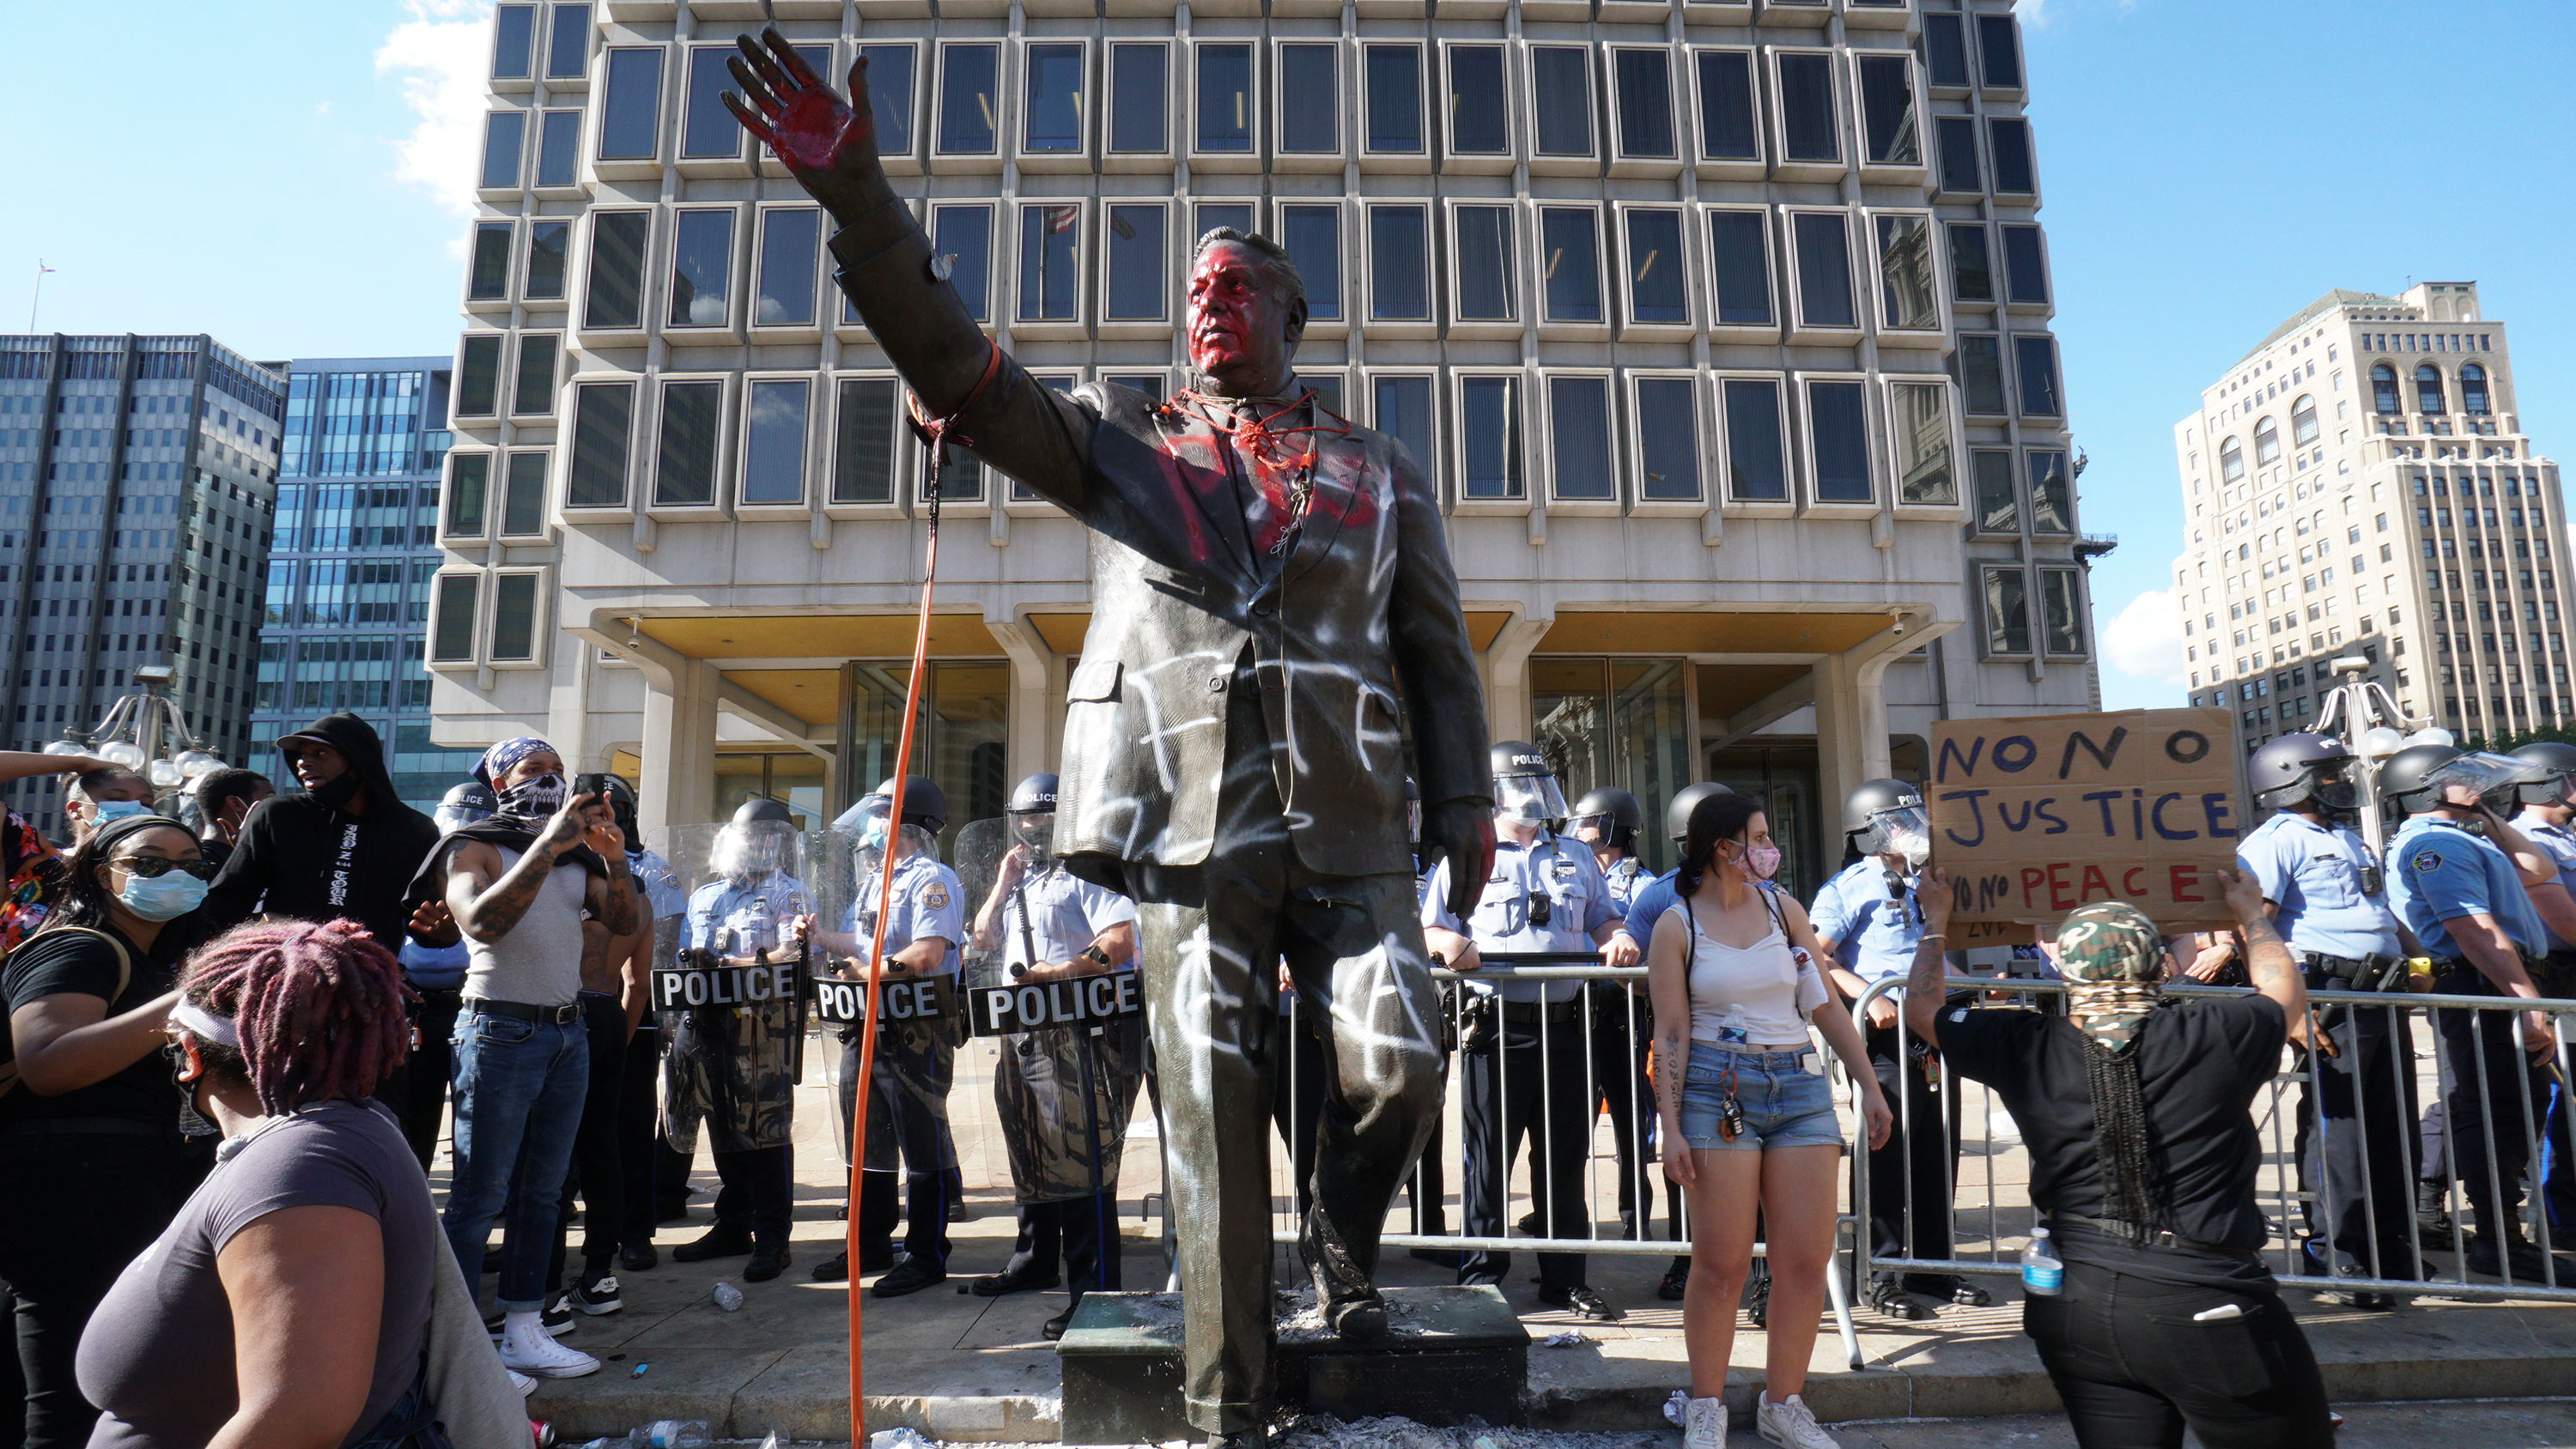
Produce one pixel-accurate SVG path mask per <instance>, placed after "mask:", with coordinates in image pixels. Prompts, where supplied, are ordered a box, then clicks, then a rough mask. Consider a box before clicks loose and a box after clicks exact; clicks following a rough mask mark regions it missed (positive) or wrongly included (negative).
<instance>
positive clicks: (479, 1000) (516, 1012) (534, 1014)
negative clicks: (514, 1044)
mask: <svg viewBox="0 0 2576 1449" xmlns="http://www.w3.org/2000/svg"><path fill="white" fill-rule="evenodd" d="M463 1009H464V1010H467V1011H474V1012H480V1013H482V1014H483V1015H485V1016H506V1017H508V1018H510V1019H511V1020H513V1021H533V1022H538V1023H541V1024H542V1023H547V1022H551V1023H553V1024H554V1025H556V1026H571V1025H572V1024H573V1023H575V1022H577V1021H579V1020H581V1003H580V1002H578V1001H575V1002H570V1003H567V1004H565V1005H563V1006H530V1005H528V1004H527V1003H526V1002H524V1001H493V1000H490V999H488V998H486V997H481V996H469V997H466V998H465V1000H464V1003H463Z"/></svg>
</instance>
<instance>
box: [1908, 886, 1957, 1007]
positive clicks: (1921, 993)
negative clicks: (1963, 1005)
mask: <svg viewBox="0 0 2576 1449" xmlns="http://www.w3.org/2000/svg"><path fill="white" fill-rule="evenodd" d="M1914 899H1915V900H1916V901H1917V902H1918V903H1919V904H1920V906H1921V909H1922V911H1923V939H1922V940H1921V941H1919V942H1917V943H1915V947H1914V965H1913V966H1912V968H1911V969H1910V970H1909V971H1908V973H1907V975H1906V978H1905V1029H1906V1030H1908V1031H1910V1032H1913V1033H1914V1034H1915V1035H1916V1036H1919V1037H1921V1038H1923V1039H1924V1040H1925V1041H1928V1042H1930V1043H1932V1044H1933V1045H1934V1046H1939V1045H1940V1044H1941V1038H1940V1036H1939V1034H1938V1033H1937V1032H1935V1031H1934V1030H1933V1023H1934V1021H1935V1020H1937V1019H1938V1018H1939V1017H1940V1015H1941V998H1942V995H1943V994H1944V993H1945V992H1946V991H1947V989H1948V988H1947V987H1945V986H1943V985H1942V982H1941V978H1942V977H1943V976H1944V975H1946V974H1947V973H1948V968H1947V966H1946V965H1945V964H1944V958H1943V956H1942V952H1943V951H1945V950H1946V949H1948V947H1949V945H1950V941H1949V938H1948V937H1947V936H1946V935H1944V934H1943V933H1944V932H1946V931H1948V930H1949V929H1950V904H1951V901H1952V899H1953V897H1952V896H1951V893H1950V873H1949V872H1948V871H1946V870H1943V869H1941V868H1940V867H1939V866H1934V867H1932V868H1931V869H1929V870H1926V871H1925V872H1923V879H1922V880H1921V881H1919V882H1918V883H1916V885H1915V887H1914Z"/></svg>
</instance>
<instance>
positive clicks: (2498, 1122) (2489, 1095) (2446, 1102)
mask: <svg viewBox="0 0 2576 1449" xmlns="http://www.w3.org/2000/svg"><path fill="white" fill-rule="evenodd" d="M2433 989H2434V990H2435V991H2437V992H2440V993H2443V994H2445V995H2452V996H2493V997H2497V998H2499V999H2501V998H2502V997H2503V996H2504V993H2503V992H2502V991H2500V990H2498V989H2497V988H2496V986H2495V985H2494V983H2492V982H2490V981H2488V980H2487V978H2486V976H2485V974H2484V973H2482V972H2479V971H2475V970H2460V969H2454V970H2452V971H2449V972H2447V973H2445V974H2443V975H2442V976H2440V977H2437V978H2436V979H2435V981H2434V983H2433ZM2433 1024H2434V1028H2435V1030H2436V1031H2437V1032H2438V1033H2439V1034H2440V1036H2441V1038H2442V1051H2443V1052H2444V1053H2445V1054H2446V1055H2447V1056H2448V1057H2449V1059H2450V1060H2449V1062H2448V1066H2449V1067H2450V1075H2451V1083H2450V1088H2449V1091H2448V1093H2447V1094H2446V1095H2445V1097H2444V1098H2443V1102H2442V1118H2443V1142H2444V1145H2445V1146H2446V1147H2447V1148H2448V1149H2449V1151H2450V1157H2451V1163H2452V1169H2453V1170H2454V1171H2455V1172H2457V1173H2458V1174H2459V1178H2460V1185H2461V1187H2462V1188H2463V1189H2465V1190H2466V1191H2467V1193H2468V1197H2469V1207H2470V1210H2471V1212H2472V1213H2473V1214H2474V1218H2475V1223H2476V1227H2477V1230H2478V1232H2479V1234H2480V1235H2481V1236H2484V1235H2488V1234H2501V1233H2502V1232H2503V1230H2504V1219H2505V1218H2507V1217H2510V1216H2512V1214H2513V1212H2514V1210H2515V1209H2517V1208H2519V1207H2520V1206H2521V1205H2522V1178H2523V1173H2524V1172H2525V1170H2527V1169H2528V1168H2529V1167H2530V1166H2531V1140H2532V1136H2533V1135H2534V1129H2535V1128H2536V1127H2537V1126H2538V1125H2539V1124H2540V1123H2542V1122H2543V1121H2545V1120H2546V1117H2547V1113H2548V1098H2547V1096H2546V1095H2545V1093H2536V1092H2535V1074H2534V1072H2533V1065H2534V1064H2533V1062H2532V1059H2531V1058H2530V1057H2527V1056H2525V1055H2523V1051H2522V1022H2521V1013H2519V1012H2513V1011H2462V1010H2457V1009H2451V1008H2441V1007H2437V1008H2435V1009H2434V1012H2433ZM2535 1096H2537V1100H2535ZM2498 1240H2499V1241H2501V1239H2500V1238H2499V1239H2498Z"/></svg>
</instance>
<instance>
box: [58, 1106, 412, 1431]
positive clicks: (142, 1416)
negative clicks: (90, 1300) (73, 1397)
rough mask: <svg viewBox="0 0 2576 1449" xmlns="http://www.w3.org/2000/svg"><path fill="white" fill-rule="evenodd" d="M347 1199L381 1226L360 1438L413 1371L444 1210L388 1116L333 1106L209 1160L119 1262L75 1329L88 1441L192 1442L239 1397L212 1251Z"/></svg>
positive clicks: (227, 1307) (227, 1304)
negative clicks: (188, 1191)
mask: <svg viewBox="0 0 2576 1449" xmlns="http://www.w3.org/2000/svg"><path fill="white" fill-rule="evenodd" d="M316 1204H324V1205H328V1206H332V1207H345V1208H351V1209H354V1210H356V1211H358V1212H362V1213H365V1214H367V1215H368V1216H370V1217H372V1218H374V1219H376V1220H377V1221H378V1222H379V1223H381V1224H383V1226H384V1235H385V1297H384V1316H383V1319H382V1321H381V1322H380V1323H379V1325H378V1328H377V1332H376V1376H375V1383H374V1385H373V1386H372V1387H371V1388H369V1389H368V1391H367V1406H366V1407H365V1408H364V1409H362V1410H360V1411H359V1414H358V1422H357V1423H356V1424H354V1425H352V1426H351V1427H350V1430H349V1437H350V1438H351V1439H356V1438H357V1437H358V1436H360V1435H362V1434H364V1433H365V1432H366V1431H367V1430H368V1429H370V1428H373V1427H374V1426H375V1423H376V1421H377V1420H379V1419H381V1418H383V1417H384V1415H385V1411H386V1410H388V1409H390V1408H392V1407H393V1405H394V1401H395V1400H396V1399H399V1398H401V1397H402V1394H403V1390H405V1389H407V1388H409V1387H411V1383H412V1379H413V1378H414V1376H416V1375H417V1374H418V1373H419V1372H420V1363H421V1359H420V1354H421V1344H422V1340H423V1339H424V1338H425V1337H426V1336H427V1333H428V1330H429V1300H430V1283H431V1280H430V1271H431V1269H432V1268H433V1267H434V1266H435V1265H436V1263H437V1258H436V1257H435V1256H434V1254H435V1253H436V1251H437V1247H438V1241H439V1238H438V1218H437V1215H436V1213H435V1212H433V1211H432V1209H431V1207H430V1203H429V1192H428V1190H427V1189H426V1188H425V1187H424V1186H423V1185H422V1182H421V1173H420V1163H419V1161H418V1160H417V1159H416V1158H414V1157H413V1156H412V1155H411V1148H410V1147H409V1146H408V1145H407V1144H406V1143H405V1142H404V1141H403V1136H402V1130H401V1129H400V1128H399V1127H397V1126H396V1125H395V1123H394V1119H393V1116H392V1114H391V1113H389V1112H387V1111H386V1110H385V1109H384V1108H382V1107H380V1106H378V1105H377V1104H375V1103H373V1102H329V1103H325V1104H323V1105H321V1106H318V1107H314V1108H310V1109H308V1110H306V1111H304V1112H300V1113H298V1114H296V1115H295V1116H293V1117H289V1118H287V1119H286V1120H284V1121H282V1122H280V1123H278V1124H277V1125H276V1126H274V1127H271V1128H269V1129H267V1130H266V1131H263V1132H261V1133H259V1134H258V1136H256V1137H255V1138H253V1139H252V1140H251V1142H250V1143H249V1144H248V1145H247V1146H245V1147H244V1148H242V1150H241V1151H240V1152H239V1153H238V1154H236V1155H235V1156H234V1157H233V1159H232V1160H231V1161H229V1162H223V1163H219V1164H217V1165H216V1167H215V1170H214V1172H213V1174H212V1175H211V1176H209V1177H208V1178H207V1179H206V1181H205V1183H204V1184H203V1185H202V1186H200V1187H199V1188H198V1189H197V1191H196V1194H195V1196H193V1197H191V1198H189V1199H188V1202H187V1205H186V1206H185V1207H182V1208H181V1209H180V1210H179V1215H178V1217H177V1218H176V1219H174V1220H173V1221H172V1222H171V1224H170V1226H169V1227H168V1228H167V1229H165V1230H164V1231H163V1232H162V1234H161V1237H160V1239H159V1240H158V1241H156V1242H154V1243H153V1244H152V1246H151V1247H150V1248H147V1249H145V1250H144V1252H143V1254H142V1256H140V1257H138V1258H136V1259H135V1260H134V1261H133V1262H132V1263H129V1264H127V1265H126V1268H125V1272H124V1273H123V1274H122V1275H121V1276H119V1277H118V1278H117V1280H116V1286H115V1287H113V1288H110V1289H109V1290H108V1293H107V1297H106V1298H105V1299H103V1300H102V1301H101V1302H100V1303H99V1305H98V1311H97V1312H96V1313H94V1314H92V1315H91V1317H90V1321H89V1328H88V1330H87V1331H86V1332H84V1333H83V1334H82V1335H81V1343H80V1359H79V1378H80V1389H81V1394H82V1396H83V1397H84V1398H87V1399H88V1400H89V1401H90V1402H91V1403H93V1404H96V1405H98V1406H99V1407H100V1408H101V1409H102V1410H104V1411H105V1412H103V1413H102V1414H101V1415H100V1416H99V1420H98V1427H97V1429H96V1430H94V1431H93V1432H92V1433H91V1435H90V1441H89V1442H90V1446H91V1449H146V1446H149V1449H196V1446H198V1445H202V1444H204V1443H205V1442H206V1441H207V1440H208V1439H211V1438H213V1437H214V1435H215V1432H216V1431H217V1430H219V1429H221V1428H222V1427H223V1426H224V1421H225V1420H227V1419H229V1418H231V1417H232V1414H233V1411H234V1409H236V1408H237V1407H239V1405H240V1397H239V1393H238V1389H237V1383H236V1380H235V1378H234V1369H233V1318H232V1303H231V1300H230V1299H228V1298H227V1297H226V1296H225V1295H224V1285H223V1280H222V1279H221V1278H220V1277H218V1276H217V1275H216V1271H215V1258H216V1255H218V1254H220V1253H221V1252H222V1251H223V1250H224V1245H225V1244H227V1243H229V1242H231V1241H232V1238H233V1235H234V1234H235V1233H238V1232H240V1231H241V1230H242V1229H244V1228H246V1227H248V1226H250V1225H251V1224H252V1223H253V1222H255V1221H257V1220H258V1219H260V1218H261V1217H264V1216H266V1215H267V1214H269V1213H273V1212H276V1211H278V1210H280V1209H282V1208H291V1207H309V1206H313V1205H316Z"/></svg>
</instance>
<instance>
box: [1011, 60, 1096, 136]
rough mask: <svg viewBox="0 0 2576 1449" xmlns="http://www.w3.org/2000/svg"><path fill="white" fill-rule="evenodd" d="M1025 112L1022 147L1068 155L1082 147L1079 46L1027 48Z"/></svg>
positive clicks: (1080, 61)
mask: <svg viewBox="0 0 2576 1449" xmlns="http://www.w3.org/2000/svg"><path fill="white" fill-rule="evenodd" d="M1027 86H1028V114H1027V117H1026V120H1025V123H1024V127H1023V129H1025V130H1026V132H1027V137H1026V139H1025V140H1024V141H1023V142H1022V146H1023V148H1024V149H1026V150H1029V151H1033V152H1041V153H1054V154H1059V155H1069V154H1071V153H1073V152H1077V151H1080V150H1081V149H1082V45H1081V43H1080V42H1079V41H1075V42H1071V43H1066V42H1061V41H1058V42H1050V43H1047V44H1043V45H1031V46H1030V47H1029V49H1028V77H1027Z"/></svg>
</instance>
